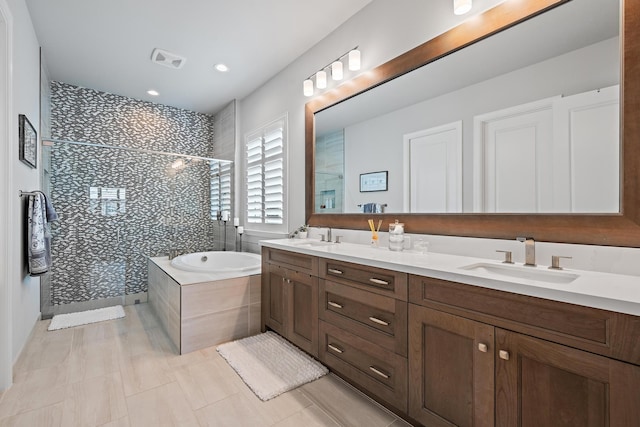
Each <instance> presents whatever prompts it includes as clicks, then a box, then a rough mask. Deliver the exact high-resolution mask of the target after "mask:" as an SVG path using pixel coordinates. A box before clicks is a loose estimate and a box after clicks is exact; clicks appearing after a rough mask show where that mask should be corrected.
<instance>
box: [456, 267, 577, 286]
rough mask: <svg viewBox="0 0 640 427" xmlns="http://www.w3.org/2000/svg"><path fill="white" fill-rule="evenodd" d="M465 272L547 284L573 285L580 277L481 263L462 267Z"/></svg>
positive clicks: (572, 274) (529, 268) (563, 273)
mask: <svg viewBox="0 0 640 427" xmlns="http://www.w3.org/2000/svg"><path fill="white" fill-rule="evenodd" d="M461 269H463V270H469V271H474V272H478V273H486V274H492V275H496V276H501V277H502V278H511V279H525V280H535V281H539V282H547V283H561V284H566V283H571V282H573V281H574V280H576V279H577V278H578V277H580V276H579V275H577V274H574V273H568V272H566V271H552V270H542V269H539V268H536V267H525V266H520V265H511V264H491V263H486V262H480V263H476V264H471V265H465V266H464V267H461Z"/></svg>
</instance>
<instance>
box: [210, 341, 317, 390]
mask: <svg viewBox="0 0 640 427" xmlns="http://www.w3.org/2000/svg"><path fill="white" fill-rule="evenodd" d="M217 350H218V353H220V355H221V356H222V357H223V358H224V359H225V360H226V361H227V362H228V363H229V365H231V367H232V368H233V369H234V370H235V371H236V372H237V373H238V375H240V378H242V380H243V381H244V382H245V383H246V384H247V385H248V386H249V388H250V389H251V390H252V391H253V392H254V393H255V395H256V396H258V397H259V398H260V399H261V400H269V399H273V398H274V397H276V396H278V395H280V394H282V393H284V392H287V391H289V390H292V389H294V388H296V387H299V386H301V385H303V384H306V383H308V382H311V381H313V380H316V379H318V378H320V377H322V376H324V375H326V374H327V373H328V372H329V371H328V370H327V368H326V367H324V366H323V365H322V364H320V363H319V362H318V361H316V360H315V359H313V358H312V357H311V356H309V355H307V354H306V353H304V352H303V351H301V350H299V349H298V348H297V347H295V346H294V345H293V344H291V343H290V342H289V341H287V340H285V339H284V338H282V337H281V336H280V335H278V334H276V333H275V332H271V331H269V332H265V333H263V334H260V335H255V336H252V337H248V338H243V339H241V340H237V341H232V342H229V343H226V344H222V345H219V346H218V347H217Z"/></svg>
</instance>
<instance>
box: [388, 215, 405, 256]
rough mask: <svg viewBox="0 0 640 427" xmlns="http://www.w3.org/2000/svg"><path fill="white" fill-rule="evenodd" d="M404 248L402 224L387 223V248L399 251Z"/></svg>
mask: <svg viewBox="0 0 640 427" xmlns="http://www.w3.org/2000/svg"><path fill="white" fill-rule="evenodd" d="M403 249H404V224H403V223H402V222H398V220H397V219H396V222H395V223H393V224H389V250H392V251H401V250H403Z"/></svg>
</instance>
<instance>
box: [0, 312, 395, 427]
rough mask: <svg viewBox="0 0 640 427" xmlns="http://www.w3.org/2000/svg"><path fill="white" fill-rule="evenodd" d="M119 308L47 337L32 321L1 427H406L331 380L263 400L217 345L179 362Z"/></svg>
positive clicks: (154, 329)
mask: <svg viewBox="0 0 640 427" xmlns="http://www.w3.org/2000/svg"><path fill="white" fill-rule="evenodd" d="M125 311H126V313H127V316H126V317H125V318H123V319H118V320H111V321H108V322H102V323H96V324H93V325H86V326H81V327H76V328H71V329H63V330H59V331H54V332H48V331H47V330H46V329H47V327H48V325H49V321H48V320H45V321H41V322H38V324H37V326H36V329H35V331H34V332H33V336H32V337H31V339H30V340H29V342H28V343H27V346H26V348H25V350H24V352H23V354H22V356H21V357H20V360H19V361H18V362H17V364H16V367H15V369H14V385H13V387H11V388H10V389H9V390H8V391H6V392H5V393H4V394H0V427H4V426H28V427H39V426H64V427H67V426H82V427H87V426H114V427H115V426H154V427H155V426H234V427H240V426H251V427H259V426H278V427H298V426H304V427H313V426H367V427H376V426H380V427H386V426H389V427H406V426H408V424H406V423H405V422H404V421H402V420H399V419H397V418H396V417H395V416H394V415H393V414H391V413H389V412H387V411H386V410H384V409H383V408H381V407H380V406H378V405H377V404H375V403H374V402H372V401H371V400H370V399H368V398H367V397H365V396H364V395H362V394H361V393H359V392H357V391H355V390H354V389H353V388H351V387H350V386H348V385H346V384H345V383H343V382H342V381H341V380H340V379H338V378H337V377H335V376H333V375H328V376H325V377H323V378H321V379H320V380H318V381H315V382H313V383H310V384H307V385H305V386H302V387H300V388H298V389H296V390H293V391H290V392H288V393H285V394H282V395H280V396H278V397H277V398H275V399H272V400H270V401H268V402H262V401H260V400H259V399H258V398H257V397H255V395H254V394H253V393H252V392H251V391H250V390H249V388H248V387H247V386H246V385H245V384H244V383H243V382H242V380H241V379H240V378H239V377H238V376H237V375H236V373H235V372H234V371H233V370H232V369H231V367H229V365H227V363H226V362H225V361H224V360H223V359H222V358H221V357H220V356H219V355H218V353H217V352H216V351H215V347H211V348H207V349H204V350H201V351H197V352H193V353H190V354H186V355H182V356H179V355H177V354H176V353H174V350H173V349H172V347H171V344H170V342H169V340H168V338H167V337H166V335H165V334H164V332H163V331H162V329H160V327H159V324H158V323H157V321H156V319H155V317H154V316H153V313H152V312H151V310H150V307H148V305H147V304H139V305H131V306H127V307H125Z"/></svg>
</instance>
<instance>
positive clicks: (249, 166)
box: [245, 117, 287, 228]
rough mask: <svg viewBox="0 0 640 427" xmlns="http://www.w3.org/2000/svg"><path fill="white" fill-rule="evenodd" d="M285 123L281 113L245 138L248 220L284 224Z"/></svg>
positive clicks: (257, 222) (267, 223)
mask: <svg viewBox="0 0 640 427" xmlns="http://www.w3.org/2000/svg"><path fill="white" fill-rule="evenodd" d="M286 126H287V121H286V117H283V118H280V119H278V120H275V121H274V122H272V123H270V124H268V125H267V126H265V127H263V128H262V129H259V130H257V131H255V132H251V133H249V134H247V136H246V138H245V149H246V152H245V155H246V178H247V224H255V225H258V224H265V225H269V224H272V225H282V224H284V220H285V218H284V209H285V206H284V204H285V202H284V201H285V179H284V168H285V143H286V131H287V129H286ZM258 228H265V227H258Z"/></svg>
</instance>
